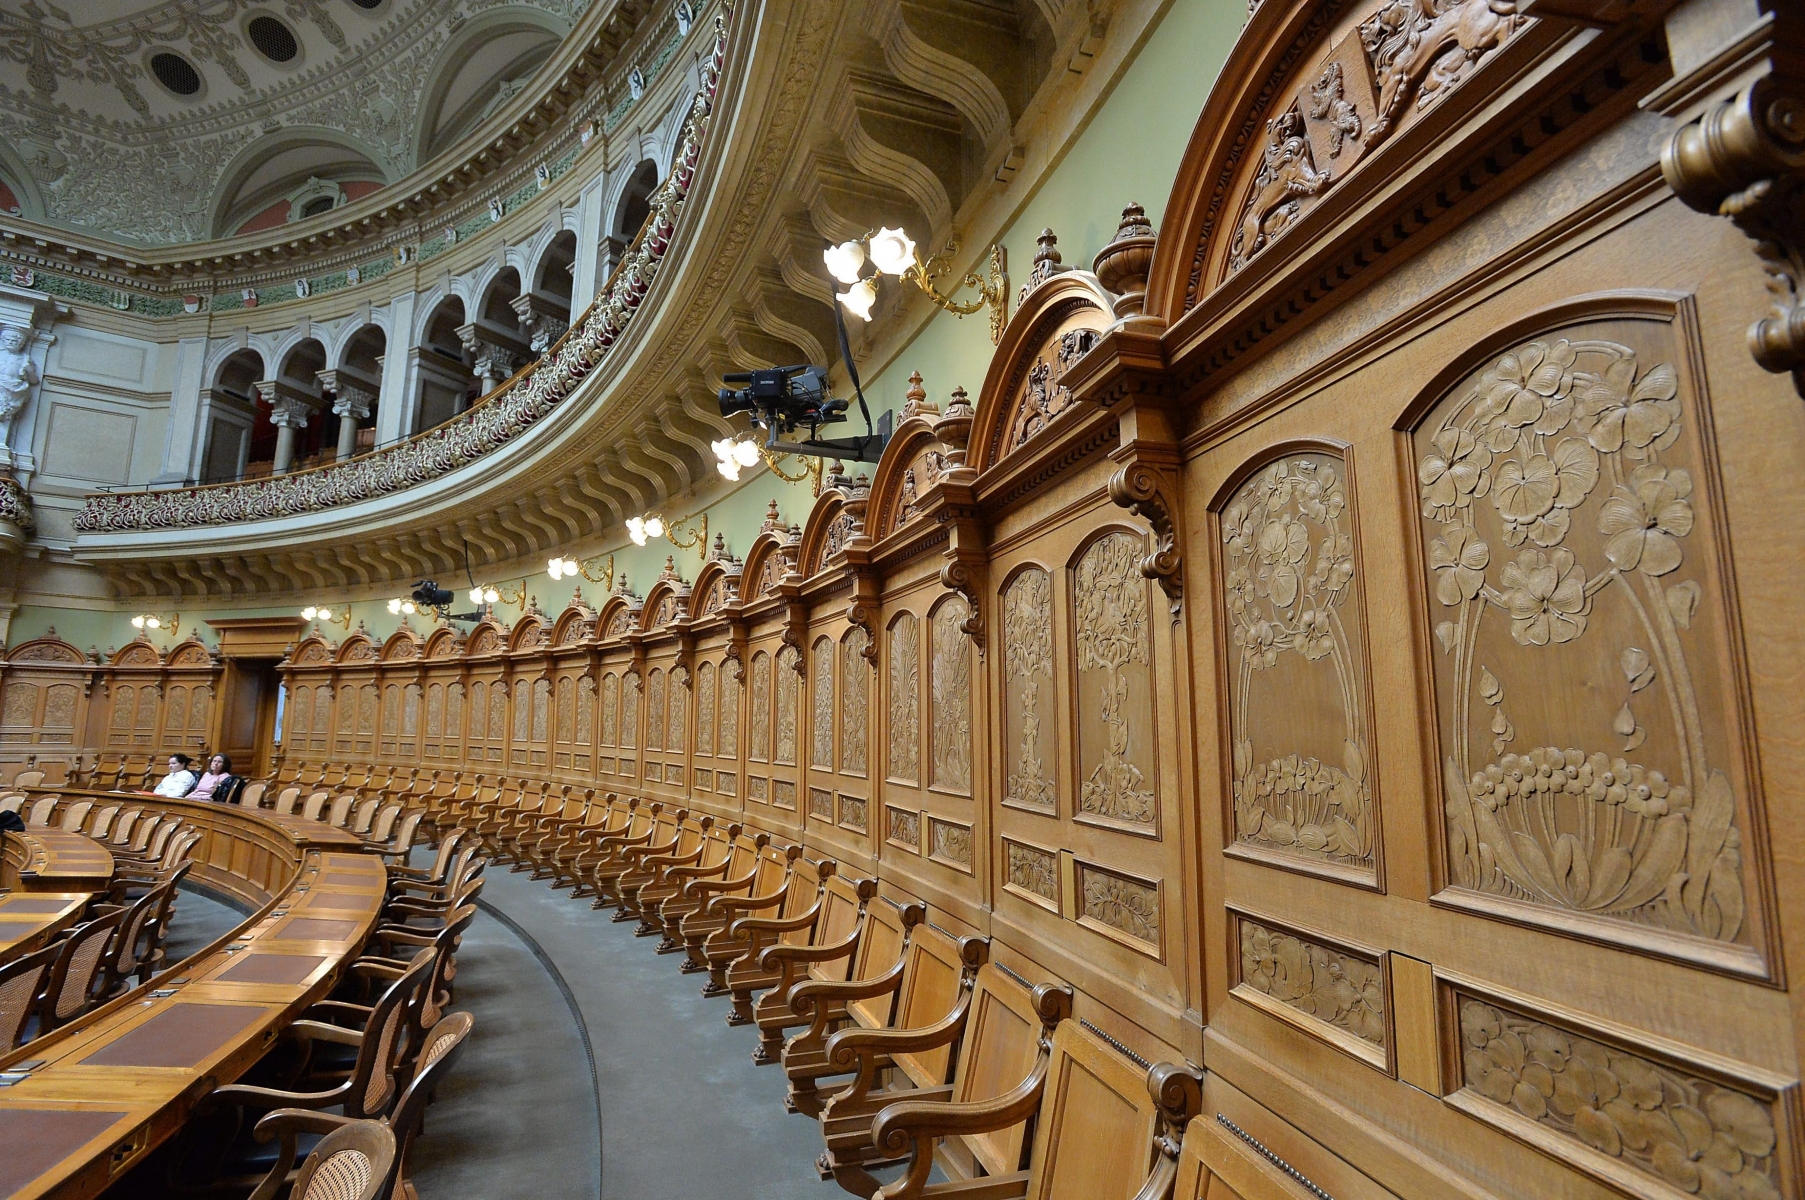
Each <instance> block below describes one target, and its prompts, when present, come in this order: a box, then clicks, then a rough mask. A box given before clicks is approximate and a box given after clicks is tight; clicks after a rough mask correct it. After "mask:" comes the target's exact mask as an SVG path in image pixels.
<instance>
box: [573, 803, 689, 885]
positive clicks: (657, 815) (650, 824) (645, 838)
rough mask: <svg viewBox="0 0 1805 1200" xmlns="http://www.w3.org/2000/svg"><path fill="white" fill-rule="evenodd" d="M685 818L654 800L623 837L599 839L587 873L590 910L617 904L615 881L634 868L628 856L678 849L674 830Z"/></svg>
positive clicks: (680, 812)
mask: <svg viewBox="0 0 1805 1200" xmlns="http://www.w3.org/2000/svg"><path fill="white" fill-rule="evenodd" d="M639 813H643V814H644V832H641V820H640V817H639V815H638V814H639ZM686 815H687V813H686V812H685V810H683V809H680V808H678V809H667V808H665V807H664V805H663V804H662V803H660V802H658V801H656V800H654V801H653V802H652V803H650V804H647V805H644V806H642V807H641V808H640V809H639V810H638V812H637V813H636V814H635V819H634V821H633V822H632V823H631V824H629V825H628V826H627V832H626V833H625V834H622V835H620V836H617V837H604V838H601V839H599V840H598V841H597V844H596V847H595V856H594V859H593V860H592V861H591V862H590V864H589V870H588V878H589V882H590V884H591V885H592V886H593V887H594V888H595V899H594V900H592V901H590V904H589V907H591V908H607V907H609V906H610V905H614V904H618V903H619V902H620V901H619V898H618V897H617V896H616V895H615V892H614V884H615V881H616V880H618V879H619V878H620V877H621V876H622V875H623V874H625V873H626V871H627V870H628V869H629V868H631V867H632V865H633V860H632V859H630V858H628V857H627V852H628V851H629V850H644V851H645V852H646V853H648V854H668V853H670V852H671V851H672V850H674V849H675V848H676V846H677V826H678V824H679V822H681V821H682V819H683V818H684V816H686Z"/></svg>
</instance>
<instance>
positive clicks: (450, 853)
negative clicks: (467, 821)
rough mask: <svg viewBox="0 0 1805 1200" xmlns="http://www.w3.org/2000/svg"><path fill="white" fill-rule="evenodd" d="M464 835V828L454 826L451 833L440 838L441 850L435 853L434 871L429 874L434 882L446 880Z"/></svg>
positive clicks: (433, 860)
mask: <svg viewBox="0 0 1805 1200" xmlns="http://www.w3.org/2000/svg"><path fill="white" fill-rule="evenodd" d="M463 837H464V831H463V829H461V828H455V827H454V828H453V829H452V831H451V832H450V833H448V834H446V835H445V836H444V837H442V838H440V839H439V850H438V853H436V854H434V855H433V859H432V873H431V875H429V876H428V878H429V879H430V880H431V881H432V882H433V883H441V882H443V881H444V880H445V878H446V873H447V872H448V871H450V870H451V860H452V858H453V857H454V856H455V855H456V854H457V852H458V843H459V842H460V841H462V840H463Z"/></svg>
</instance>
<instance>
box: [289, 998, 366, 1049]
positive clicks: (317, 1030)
mask: <svg viewBox="0 0 1805 1200" xmlns="http://www.w3.org/2000/svg"><path fill="white" fill-rule="evenodd" d="M321 1003H327V1001H321ZM287 1032H288V1034H289V1035H290V1036H292V1037H298V1038H302V1039H304V1040H307V1041H313V1042H336V1043H338V1044H339V1045H341V1046H361V1045H363V1044H364V1035H363V1032H362V1031H361V1030H357V1029H341V1028H339V1027H338V1026H337V1025H328V1024H326V1023H325V1022H324V1021H296V1022H295V1023H294V1024H292V1025H290V1026H289V1027H288V1029H287Z"/></svg>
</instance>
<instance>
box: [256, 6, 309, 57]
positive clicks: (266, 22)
mask: <svg viewBox="0 0 1805 1200" xmlns="http://www.w3.org/2000/svg"><path fill="white" fill-rule="evenodd" d="M245 32H246V33H249V34H250V35H251V45H253V46H255V47H257V53H259V54H261V55H263V57H265V58H267V59H269V60H270V61H271V62H279V63H285V62H292V61H293V60H294V57H295V55H297V54H299V53H300V52H301V46H300V43H298V42H296V41H295V35H294V34H293V33H291V32H290V31H289V28H288V26H286V25H284V24H283V23H282V22H280V21H278V20H276V18H274V17H252V18H251V23H250V24H249V25H247V26H245Z"/></svg>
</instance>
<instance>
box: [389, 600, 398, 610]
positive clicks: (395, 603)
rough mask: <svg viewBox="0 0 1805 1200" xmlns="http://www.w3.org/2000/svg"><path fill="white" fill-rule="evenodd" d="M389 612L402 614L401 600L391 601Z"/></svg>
mask: <svg viewBox="0 0 1805 1200" xmlns="http://www.w3.org/2000/svg"><path fill="white" fill-rule="evenodd" d="M389 611H390V612H391V613H398V612H400V611H401V601H399V600H390V601H389Z"/></svg>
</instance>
